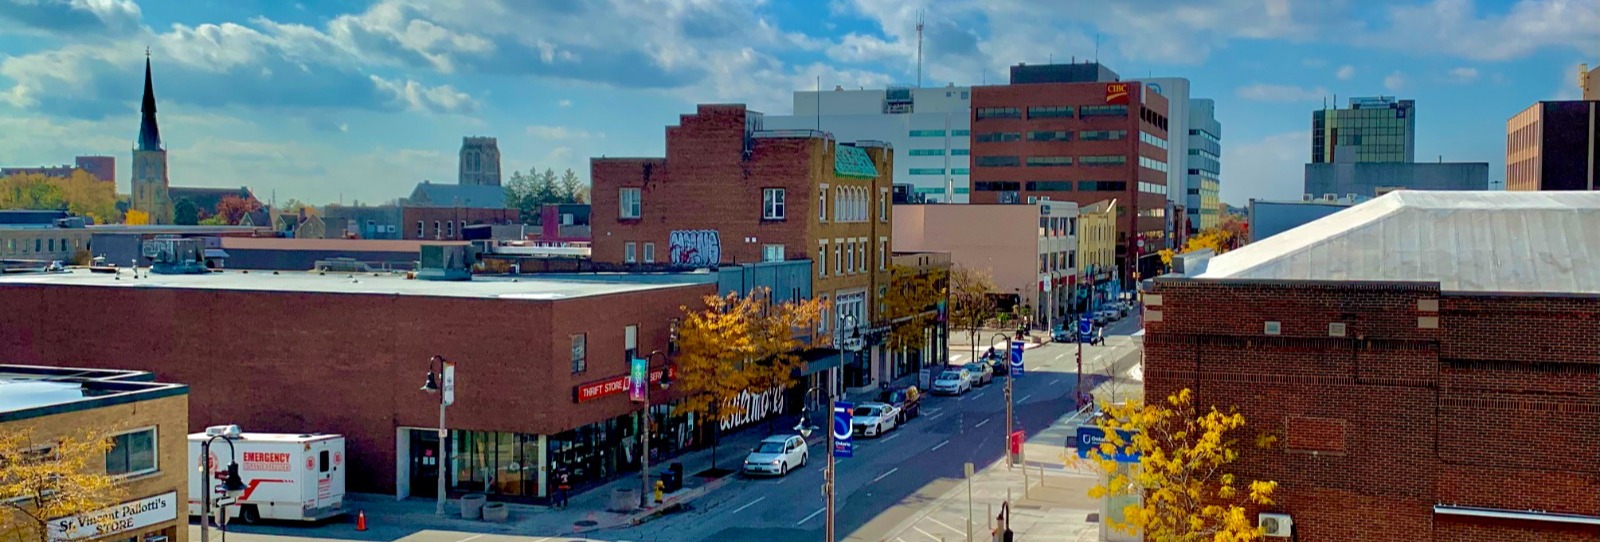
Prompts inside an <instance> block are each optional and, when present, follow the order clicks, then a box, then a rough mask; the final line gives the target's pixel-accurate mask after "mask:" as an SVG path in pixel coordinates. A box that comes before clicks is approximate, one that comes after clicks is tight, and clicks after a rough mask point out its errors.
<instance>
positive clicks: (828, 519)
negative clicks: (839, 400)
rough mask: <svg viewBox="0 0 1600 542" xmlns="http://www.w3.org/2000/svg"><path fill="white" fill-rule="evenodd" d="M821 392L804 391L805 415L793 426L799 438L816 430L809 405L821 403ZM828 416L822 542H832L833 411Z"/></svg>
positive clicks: (823, 483)
mask: <svg viewBox="0 0 1600 542" xmlns="http://www.w3.org/2000/svg"><path fill="white" fill-rule="evenodd" d="M822 392H823V390H822V387H820V386H812V387H811V389H809V390H806V405H805V414H804V415H803V417H802V418H801V419H800V423H799V424H796V425H795V426H794V429H795V431H797V432H799V433H800V438H809V437H810V436H811V432H812V431H815V430H816V429H817V427H816V426H815V425H811V405H812V404H813V403H817V402H821V401H822ZM813 397H815V399H813ZM828 416H829V419H828V450H827V452H826V453H827V454H828V467H827V468H826V469H823V471H822V496H823V498H825V499H826V500H827V513H826V515H825V517H824V518H823V520H824V523H823V540H825V541H826V542H833V540H834V539H833V478H834V467H835V463H834V458H833V438H834V435H833V433H834V431H833V418H832V417H833V409H831V408H830V409H828Z"/></svg>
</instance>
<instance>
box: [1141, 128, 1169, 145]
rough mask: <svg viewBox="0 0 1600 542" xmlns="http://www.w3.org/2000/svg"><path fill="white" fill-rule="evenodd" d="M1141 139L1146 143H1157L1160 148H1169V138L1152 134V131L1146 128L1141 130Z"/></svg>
mask: <svg viewBox="0 0 1600 542" xmlns="http://www.w3.org/2000/svg"><path fill="white" fill-rule="evenodd" d="M1139 141H1143V142H1145V143H1148V144H1151V145H1155V146H1156V147H1157V148H1160V149H1166V148H1167V140H1166V139H1163V138H1161V137H1160V136H1157V135H1155V134H1152V133H1150V132H1146V131H1144V130H1139Z"/></svg>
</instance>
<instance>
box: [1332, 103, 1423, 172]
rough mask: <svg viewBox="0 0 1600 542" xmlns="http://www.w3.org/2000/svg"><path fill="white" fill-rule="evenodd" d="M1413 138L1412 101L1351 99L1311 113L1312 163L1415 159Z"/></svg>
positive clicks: (1415, 107)
mask: <svg viewBox="0 0 1600 542" xmlns="http://www.w3.org/2000/svg"><path fill="white" fill-rule="evenodd" d="M1416 137H1417V104H1416V102H1415V101H1412V100H1396V99H1395V98H1394V97H1393V96H1376V97H1370V98H1351V99H1350V107H1349V108H1347V109H1327V108H1324V109H1319V110H1316V111H1313V112H1311V163H1313V164H1320V163H1330V162H1339V161H1343V160H1345V159H1348V160H1350V161H1355V162H1415V161H1416V157H1417V156H1416Z"/></svg>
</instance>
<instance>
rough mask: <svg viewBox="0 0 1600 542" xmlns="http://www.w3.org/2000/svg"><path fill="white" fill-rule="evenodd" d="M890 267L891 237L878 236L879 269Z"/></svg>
mask: <svg viewBox="0 0 1600 542" xmlns="http://www.w3.org/2000/svg"><path fill="white" fill-rule="evenodd" d="M888 268H889V238H887V237H879V238H878V270H879V271H882V270H885V269H888Z"/></svg>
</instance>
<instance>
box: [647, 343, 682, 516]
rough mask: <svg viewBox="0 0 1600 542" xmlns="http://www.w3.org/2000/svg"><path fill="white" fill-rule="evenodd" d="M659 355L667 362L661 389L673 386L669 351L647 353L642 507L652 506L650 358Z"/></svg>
mask: <svg viewBox="0 0 1600 542" xmlns="http://www.w3.org/2000/svg"><path fill="white" fill-rule="evenodd" d="M676 327H677V326H676V325H674V326H673V328H674V330H673V335H674V336H676V335H677V330H676ZM669 348H670V347H669ZM658 356H659V357H660V358H661V361H662V362H666V363H667V364H666V365H663V366H662V367H661V389H664V390H665V389H669V388H671V387H672V367H671V363H670V360H668V359H667V353H666V352H662V351H660V350H651V351H650V353H649V354H645V356H644V359H645V364H644V416H643V417H642V418H643V419H642V421H641V425H640V426H641V429H640V437H642V440H643V442H644V453H641V454H639V479H640V483H641V487H640V489H639V507H640V508H649V507H650V422H651V421H653V420H652V419H651V418H652V416H651V415H650V360H652V359H655V358H656V357H658Z"/></svg>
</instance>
